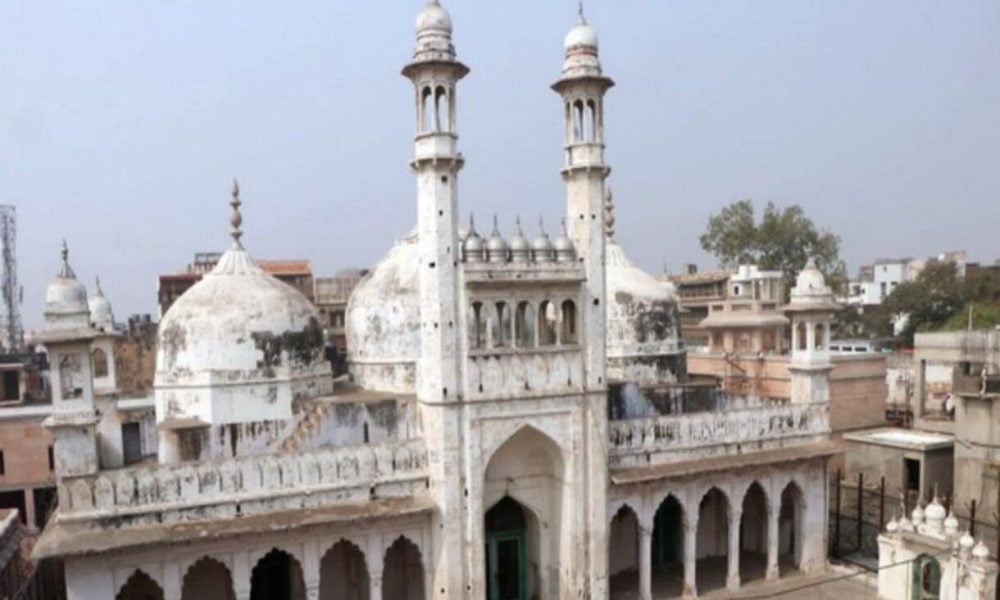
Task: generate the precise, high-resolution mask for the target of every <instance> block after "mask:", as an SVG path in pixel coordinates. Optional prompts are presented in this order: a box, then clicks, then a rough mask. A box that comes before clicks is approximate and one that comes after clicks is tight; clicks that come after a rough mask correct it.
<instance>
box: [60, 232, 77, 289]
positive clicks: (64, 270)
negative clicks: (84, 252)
mask: <svg viewBox="0 0 1000 600" xmlns="http://www.w3.org/2000/svg"><path fill="white" fill-rule="evenodd" d="M62 242H63V243H62V252H61V254H62V267H61V268H60V269H59V277H64V278H66V279H76V273H74V272H73V268H72V267H70V266H69V246H68V245H67V244H66V238H63V241H62Z"/></svg>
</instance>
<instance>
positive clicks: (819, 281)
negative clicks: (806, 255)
mask: <svg viewBox="0 0 1000 600" xmlns="http://www.w3.org/2000/svg"><path fill="white" fill-rule="evenodd" d="M795 289H796V290H798V291H800V292H813V293H816V292H822V291H825V290H826V289H828V288H827V287H826V278H824V277H823V272H822V271H820V270H819V269H818V268H817V267H816V262H815V261H814V260H813V259H812V258H810V259H809V260H808V261H807V262H806V266H805V267H804V268H803V269H802V270H801V271H800V272H799V274H798V276H797V277H796V278H795Z"/></svg>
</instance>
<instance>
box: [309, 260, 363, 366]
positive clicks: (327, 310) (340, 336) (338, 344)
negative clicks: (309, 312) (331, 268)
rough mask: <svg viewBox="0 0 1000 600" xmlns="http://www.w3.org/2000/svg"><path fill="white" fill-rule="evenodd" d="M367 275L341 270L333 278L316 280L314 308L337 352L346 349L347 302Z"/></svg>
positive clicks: (355, 270) (357, 271) (356, 271)
mask: <svg viewBox="0 0 1000 600" xmlns="http://www.w3.org/2000/svg"><path fill="white" fill-rule="evenodd" d="M367 274H368V269H342V270H340V271H337V274H336V275H334V276H333V277H317V278H316V282H315V289H316V300H315V303H316V308H317V309H318V310H319V315H320V321H321V324H322V325H323V327H324V328H325V329H326V330H327V335H328V336H329V340H330V341H331V342H332V343H333V346H334V347H335V348H336V349H337V351H338V352H344V351H345V350H346V349H347V338H346V336H345V334H344V322H345V321H344V318H345V315H346V314H347V301H348V299H350V297H351V292H353V291H354V288H355V286H357V285H358V283H359V282H360V281H361V279H362V278H364V276H365V275H367Z"/></svg>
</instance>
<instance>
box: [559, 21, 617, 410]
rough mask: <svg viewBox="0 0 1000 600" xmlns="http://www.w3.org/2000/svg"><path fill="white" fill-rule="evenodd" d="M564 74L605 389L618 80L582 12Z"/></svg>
mask: <svg viewBox="0 0 1000 600" xmlns="http://www.w3.org/2000/svg"><path fill="white" fill-rule="evenodd" d="M564 45H565V49H566V57H565V61H564V63H563V70H562V77H560V78H559V80H558V81H556V82H555V84H553V85H552V89H554V90H555V91H556V92H557V93H559V94H560V95H561V96H562V99H563V109H564V111H565V128H566V136H565V149H566V162H565V165H564V167H563V169H562V177H563V181H565V182H566V224H567V228H568V231H569V236H570V239H572V240H573V243H574V245H575V246H576V252H577V256H578V257H579V260H581V261H583V264H584V268H585V269H586V275H587V283H586V297H585V303H586V310H585V311H583V312H582V315H583V316H584V327H585V331H584V334H585V335H586V336H587V340H588V343H587V344H586V348H587V388H588V391H589V390H599V389H603V388H604V385H605V381H604V369H605V348H604V339H605V307H604V302H605V289H604V246H605V240H606V236H605V232H604V215H605V212H604V201H605V193H604V180H605V179H606V178H607V176H608V174H609V173H610V172H611V169H610V167H608V166H607V165H606V164H605V163H604V94H605V93H606V92H607V91H608V89H609V88H611V86H613V85H614V82H613V81H611V79H609V78H608V77H605V76H604V74H603V73H602V72H601V62H600V60H599V59H598V52H597V51H598V43H597V33H596V32H595V31H594V29H593V27H591V26H590V25H589V24H587V20H586V18H584V16H583V5H582V4H581V6H580V13H579V17H578V20H577V23H576V25H574V26H573V28H572V29H570V31H569V33H568V34H566V39H565V43H564Z"/></svg>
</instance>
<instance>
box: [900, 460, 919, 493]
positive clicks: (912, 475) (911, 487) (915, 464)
mask: <svg viewBox="0 0 1000 600" xmlns="http://www.w3.org/2000/svg"><path fill="white" fill-rule="evenodd" d="M903 469H904V471H906V472H905V475H906V490H907V491H909V492H918V493H919V492H920V461H919V460H918V459H915V458H904V459H903Z"/></svg>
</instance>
